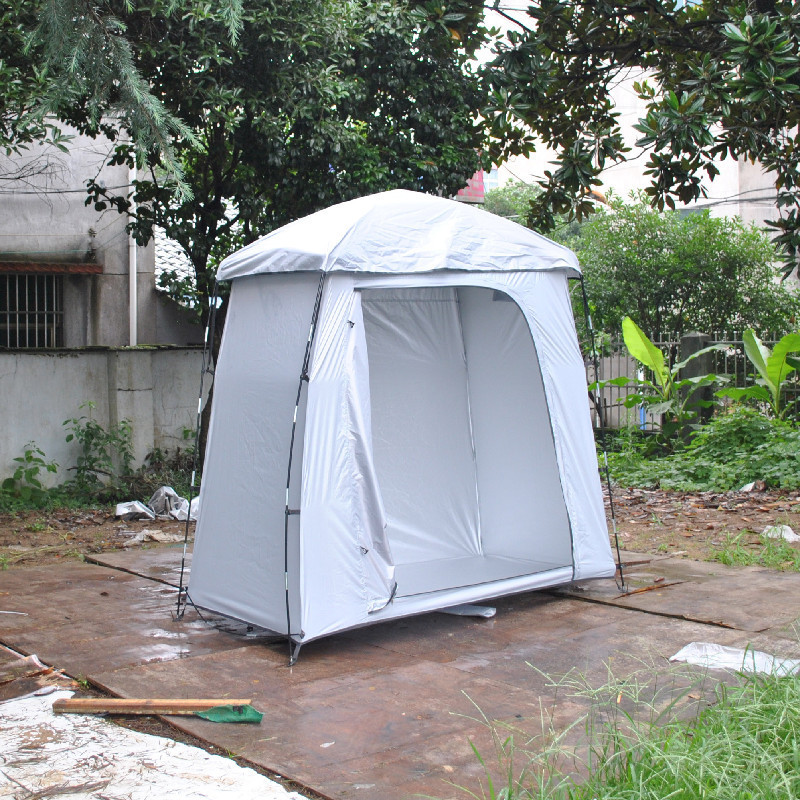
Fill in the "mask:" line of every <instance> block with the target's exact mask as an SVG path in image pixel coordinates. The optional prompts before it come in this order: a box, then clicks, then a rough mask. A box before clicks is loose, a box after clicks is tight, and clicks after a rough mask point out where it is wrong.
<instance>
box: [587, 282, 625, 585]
mask: <svg viewBox="0 0 800 800" xmlns="http://www.w3.org/2000/svg"><path fill="white" fill-rule="evenodd" d="M580 281H581V296H582V297H583V313H584V316H585V318H586V328H587V330H588V331H589V336H590V339H591V344H592V362H593V366H594V380H595V383H597V382H598V381H599V380H600V365H599V362H598V359H597V347H596V344H595V337H594V327H593V326H592V315H591V313H590V312H589V298H588V296H587V294H586V283H585V282H584V280H583V275H581V277H580ZM591 398H592V402H593V403H594V408H595V411H596V412H597V421H598V422H599V423H600V447H601V448H602V450H603V471H604V472H605V477H606V488H607V489H608V504H609V508H610V510H611V528H612V530H613V532H614V546H615V548H616V550H617V569H618V570H619V582H618V583H617V587H618V588H619V590H620V591H621V592H626V591H627V586H626V585H625V574H624V573H623V571H622V554H621V553H620V550H619V534H618V533H617V516H616V513H615V512H614V492H613V490H612V488H611V471H610V470H609V468H608V448H607V446H606V426H605V419H604V416H603V404H602V403H600V402H598V398H597V392H596V391H595V392H594V393H593V394H591Z"/></svg>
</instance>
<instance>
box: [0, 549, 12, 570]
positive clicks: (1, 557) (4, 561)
mask: <svg viewBox="0 0 800 800" xmlns="http://www.w3.org/2000/svg"><path fill="white" fill-rule="evenodd" d="M10 563H11V562H10V561H9V558H8V556H7V555H6V554H5V553H0V570H4V569H8V565H9V564H10Z"/></svg>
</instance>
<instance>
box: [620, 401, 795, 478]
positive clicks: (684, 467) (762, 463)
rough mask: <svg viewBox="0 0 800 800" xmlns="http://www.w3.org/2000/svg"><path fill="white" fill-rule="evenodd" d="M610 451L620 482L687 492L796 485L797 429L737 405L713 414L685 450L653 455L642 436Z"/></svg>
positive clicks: (629, 437) (630, 437)
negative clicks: (757, 482) (759, 482)
mask: <svg viewBox="0 0 800 800" xmlns="http://www.w3.org/2000/svg"><path fill="white" fill-rule="evenodd" d="M618 441H619V444H620V447H619V448H618V450H617V452H610V453H609V454H608V460H609V465H610V469H611V475H612V477H613V479H614V481H615V482H616V483H618V484H621V485H623V486H658V487H660V488H662V489H674V490H678V491H685V492H706V491H720V492H723V491H730V490H732V489H738V488H740V487H741V486H744V485H745V484H747V483H750V482H752V481H755V480H763V481H764V482H765V483H766V484H767V486H769V487H777V488H781V489H798V488H800V431H798V430H797V429H796V428H795V427H793V426H792V425H790V424H789V423H787V422H784V421H782V420H777V419H770V418H768V417H766V416H764V415H763V414H760V413H758V412H757V411H755V410H754V409H750V408H746V407H735V408H734V409H733V411H732V412H731V413H729V414H724V415H719V416H716V417H714V418H713V419H712V420H711V422H709V423H708V424H707V425H704V426H703V427H702V428H701V429H700V431H699V432H698V433H696V434H695V436H694V438H693V439H692V441H691V443H690V444H689V445H688V447H686V448H685V449H683V450H680V451H679V452H676V453H673V454H672V455H668V456H665V457H663V458H652V456H651V448H648V447H647V446H646V444H644V443H643V442H642V440H641V437H636V435H635V434H634V435H631V434H627V435H625V436H622V437H619V440H618Z"/></svg>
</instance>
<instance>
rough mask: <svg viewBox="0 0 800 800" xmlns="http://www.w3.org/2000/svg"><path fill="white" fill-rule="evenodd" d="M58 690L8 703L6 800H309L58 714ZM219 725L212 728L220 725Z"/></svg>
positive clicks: (227, 764) (142, 738)
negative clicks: (57, 799)
mask: <svg viewBox="0 0 800 800" xmlns="http://www.w3.org/2000/svg"><path fill="white" fill-rule="evenodd" d="M71 696H72V692H63V691H62V692H55V693H53V694H49V695H47V696H46V697H26V698H22V699H19V700H10V701H8V702H6V703H2V704H0V798H9V800H26V799H27V798H31V797H62V796H64V797H67V796H68V797H70V798H73V800H97V798H98V797H104V798H108V800H153V798H166V797H175V798H181V800H242V798H248V797H257V798H259V800H302V795H300V794H298V793H297V792H288V791H287V790H286V789H284V788H283V787H282V786H281V785H280V784H278V783H275V782H274V781H271V780H269V779H268V778H265V777H264V776H263V775H260V774H259V773H257V772H256V771H255V770H252V769H248V768H246V767H240V766H239V765H238V764H237V763H236V762H234V761H231V760H230V759H229V758H224V757H223V756H215V755H210V754H209V753H206V752H205V750H201V749H200V748H198V747H190V746H189V745H185V744H182V743H180V742H174V741H172V740H171V739H163V738H161V737H159V736H149V735H147V734H143V733H138V732H136V731H131V730H128V729H127V728H123V727H120V726H119V725H114V724H113V723H111V722H107V721H105V720H103V719H101V718H99V717H94V716H88V715H87V716H84V715H78V714H54V713H53V710H52V705H53V702H54V701H55V700H57V699H59V698H64V697H71ZM213 724H214V723H209V725H213Z"/></svg>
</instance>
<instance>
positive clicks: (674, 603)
mask: <svg viewBox="0 0 800 800" xmlns="http://www.w3.org/2000/svg"><path fill="white" fill-rule="evenodd" d="M626 581H627V584H628V592H627V593H621V592H620V591H619V589H618V588H617V586H616V584H615V583H614V582H613V581H585V582H583V583H578V584H575V585H573V586H571V587H568V588H566V589H562V590H560V592H561V593H563V594H566V595H568V596H570V597H580V598H581V599H584V600H591V601H594V602H598V603H605V604H609V605H616V606H620V607H622V608H633V609H636V610H638V611H645V612H647V613H650V614H658V615H662V616H674V617H679V618H681V619H687V620H693V621H696V622H703V623H709V624H712V625H718V626H720V627H725V628H734V629H736V630H741V631H751V632H754V633H755V632H759V631H766V630H770V629H778V628H782V627H785V626H788V625H791V624H792V623H794V622H795V621H796V620H797V619H798V616H800V575H798V573H793V572H776V571H775V570H768V569H764V568H762V567H738V568H732V567H725V566H723V565H721V564H710V563H704V562H699V561H686V560H683V559H676V558H671V559H664V560H661V561H653V562H649V563H641V564H637V565H635V566H632V567H631V568H629V570H628V571H627V572H626ZM776 596H777V597H780V603H776V602H775V598H776ZM732 597H735V598H736V602H731V598H732Z"/></svg>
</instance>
